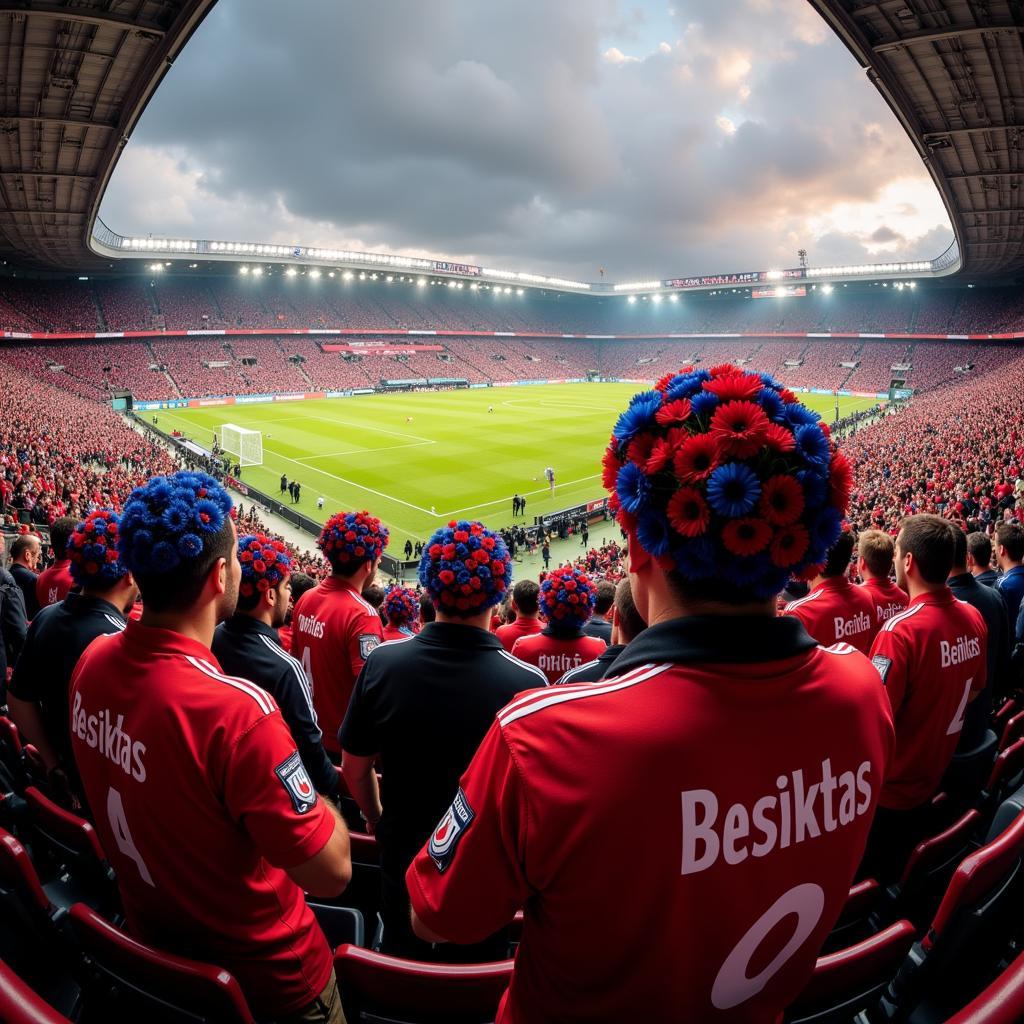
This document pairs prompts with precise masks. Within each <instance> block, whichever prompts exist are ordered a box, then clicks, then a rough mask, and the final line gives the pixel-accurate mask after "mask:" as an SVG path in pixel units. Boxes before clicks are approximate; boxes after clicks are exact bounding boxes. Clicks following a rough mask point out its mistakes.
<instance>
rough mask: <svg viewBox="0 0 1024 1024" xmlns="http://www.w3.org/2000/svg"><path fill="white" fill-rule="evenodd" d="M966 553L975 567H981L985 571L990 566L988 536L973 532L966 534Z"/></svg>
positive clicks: (990, 550)
mask: <svg viewBox="0 0 1024 1024" xmlns="http://www.w3.org/2000/svg"><path fill="white" fill-rule="evenodd" d="M967 553H968V554H969V555H970V556H971V561H972V562H974V563H975V564H976V565H983V566H984V567H985V568H986V569H987V568H988V567H989V566H990V565H991V564H992V541H990V540H989V539H988V535H987V534H984V533H981V532H980V531H978V530H975V531H974V533H969V534H967Z"/></svg>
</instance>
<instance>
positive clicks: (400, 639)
mask: <svg viewBox="0 0 1024 1024" xmlns="http://www.w3.org/2000/svg"><path fill="white" fill-rule="evenodd" d="M415 639H416V637H415V635H413V636H396V637H395V638H394V640H381V642H380V643H379V644H377V646H376V647H374V649H373V651H379V650H380V649H381V648H382V647H394V646H395V644H407V643H408V642H409V641H410V640H415ZM373 651H370V654H373ZM367 657H369V655H367Z"/></svg>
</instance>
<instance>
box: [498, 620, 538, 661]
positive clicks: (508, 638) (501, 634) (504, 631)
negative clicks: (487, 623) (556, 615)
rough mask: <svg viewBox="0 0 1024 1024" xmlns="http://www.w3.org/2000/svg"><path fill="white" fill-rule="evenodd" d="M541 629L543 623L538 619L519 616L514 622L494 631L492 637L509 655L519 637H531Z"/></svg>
mask: <svg viewBox="0 0 1024 1024" xmlns="http://www.w3.org/2000/svg"><path fill="white" fill-rule="evenodd" d="M543 628H544V623H543V622H541V620H540V619H524V618H523V617H522V616H521V615H517V616H516V619H515V621H514V622H510V623H508V625H506V626H499V627H498V628H497V629H496V630H495V631H494V635H495V636H496V637H497V638H498V639H499V640H500V641H501V646H502V647H504V648H505V650H506V651H508V653H509V654H511V653H512V648H513V647H514V646H515V642H516V641H517V640H518V639H519V638H520V637H521V636H533V634H534V633H539V632H540V631H541V630H542V629H543Z"/></svg>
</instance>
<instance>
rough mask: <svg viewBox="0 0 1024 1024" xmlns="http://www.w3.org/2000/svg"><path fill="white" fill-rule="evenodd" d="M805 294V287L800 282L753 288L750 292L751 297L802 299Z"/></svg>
mask: <svg viewBox="0 0 1024 1024" xmlns="http://www.w3.org/2000/svg"><path fill="white" fill-rule="evenodd" d="M806 294H807V288H806V287H805V286H804V285H802V284H779V285H775V286H774V287H773V288H753V289H751V292H750V297H751V298H752V299H802V298H803V297H804V296H805V295H806Z"/></svg>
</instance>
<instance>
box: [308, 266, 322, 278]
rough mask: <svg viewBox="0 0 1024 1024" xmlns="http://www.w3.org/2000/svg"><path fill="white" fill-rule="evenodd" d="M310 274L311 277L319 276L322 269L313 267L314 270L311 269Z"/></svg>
mask: <svg viewBox="0 0 1024 1024" xmlns="http://www.w3.org/2000/svg"><path fill="white" fill-rule="evenodd" d="M309 276H310V277H319V276H320V271H319V270H317V269H316V268H315V267H314V268H313V269H312V270H311V271H310V272H309Z"/></svg>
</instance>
